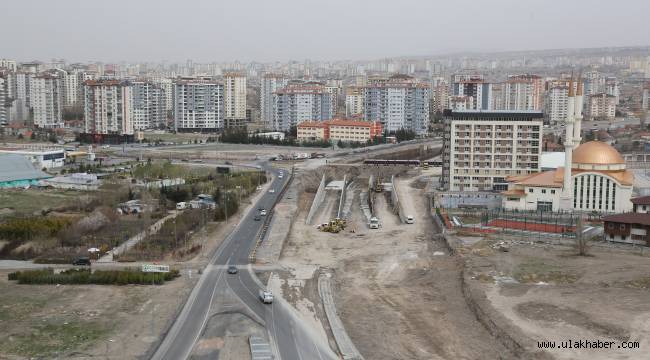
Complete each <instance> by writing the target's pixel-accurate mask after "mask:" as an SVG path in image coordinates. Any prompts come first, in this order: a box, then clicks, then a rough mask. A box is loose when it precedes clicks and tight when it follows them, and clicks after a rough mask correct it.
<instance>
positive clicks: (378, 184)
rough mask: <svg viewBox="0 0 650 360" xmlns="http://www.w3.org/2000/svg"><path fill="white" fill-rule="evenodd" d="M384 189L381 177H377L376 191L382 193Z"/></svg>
mask: <svg viewBox="0 0 650 360" xmlns="http://www.w3.org/2000/svg"><path fill="white" fill-rule="evenodd" d="M382 191H384V186H383V185H382V184H381V178H377V180H376V181H375V192H377V193H380V192H382Z"/></svg>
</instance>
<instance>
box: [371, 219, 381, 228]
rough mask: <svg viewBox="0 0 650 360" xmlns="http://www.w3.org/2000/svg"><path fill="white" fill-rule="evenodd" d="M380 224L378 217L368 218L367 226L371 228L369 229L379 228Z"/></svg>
mask: <svg viewBox="0 0 650 360" xmlns="http://www.w3.org/2000/svg"><path fill="white" fill-rule="evenodd" d="M380 225H381V224H380V223H379V219H377V218H376V217H374V216H373V217H371V218H370V223H368V227H369V228H371V229H379V226H380Z"/></svg>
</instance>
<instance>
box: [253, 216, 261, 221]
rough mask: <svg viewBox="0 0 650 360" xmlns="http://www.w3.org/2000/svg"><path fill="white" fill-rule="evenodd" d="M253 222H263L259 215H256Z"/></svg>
mask: <svg viewBox="0 0 650 360" xmlns="http://www.w3.org/2000/svg"><path fill="white" fill-rule="evenodd" d="M253 220H255V221H260V220H262V218H261V217H260V216H259V215H255V217H254V218H253Z"/></svg>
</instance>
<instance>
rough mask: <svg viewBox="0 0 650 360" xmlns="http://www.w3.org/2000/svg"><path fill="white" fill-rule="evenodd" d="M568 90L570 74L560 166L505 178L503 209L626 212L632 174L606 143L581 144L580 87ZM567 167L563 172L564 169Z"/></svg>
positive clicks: (571, 87)
mask: <svg viewBox="0 0 650 360" xmlns="http://www.w3.org/2000/svg"><path fill="white" fill-rule="evenodd" d="M576 88H577V89H576V91H575V94H574V91H573V89H574V86H573V77H572V79H571V84H570V85H569V99H568V107H567V118H566V135H565V141H564V167H559V168H557V169H555V170H550V171H544V172H539V173H533V174H526V175H517V176H510V177H508V178H507V179H506V180H507V181H508V190H507V191H505V192H502V195H503V203H502V206H503V208H505V209H510V210H527V211H572V210H575V211H585V212H599V213H614V212H616V213H620V212H628V211H631V210H632V202H631V201H630V198H631V197H632V187H633V183H634V175H633V174H632V172H630V171H629V170H627V169H626V168H625V160H624V159H623V157H622V156H621V154H620V153H619V152H618V151H616V149H614V148H613V147H611V146H610V145H608V144H607V143H604V142H600V141H590V142H586V143H584V144H581V140H582V139H581V137H580V130H581V126H582V101H583V99H582V97H583V85H582V81H581V80H580V77H578V84H577V87H576ZM567 169H568V170H567Z"/></svg>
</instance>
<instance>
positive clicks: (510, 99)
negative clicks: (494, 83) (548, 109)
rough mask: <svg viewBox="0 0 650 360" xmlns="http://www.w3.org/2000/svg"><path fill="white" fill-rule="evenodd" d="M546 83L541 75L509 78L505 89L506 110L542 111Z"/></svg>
mask: <svg viewBox="0 0 650 360" xmlns="http://www.w3.org/2000/svg"><path fill="white" fill-rule="evenodd" d="M543 94H544V81H543V80H542V77H541V76H539V75H532V74H523V75H514V76H509V77H508V80H507V81H506V83H505V87H504V101H503V102H504V110H514V111H539V110H542V99H543Z"/></svg>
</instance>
